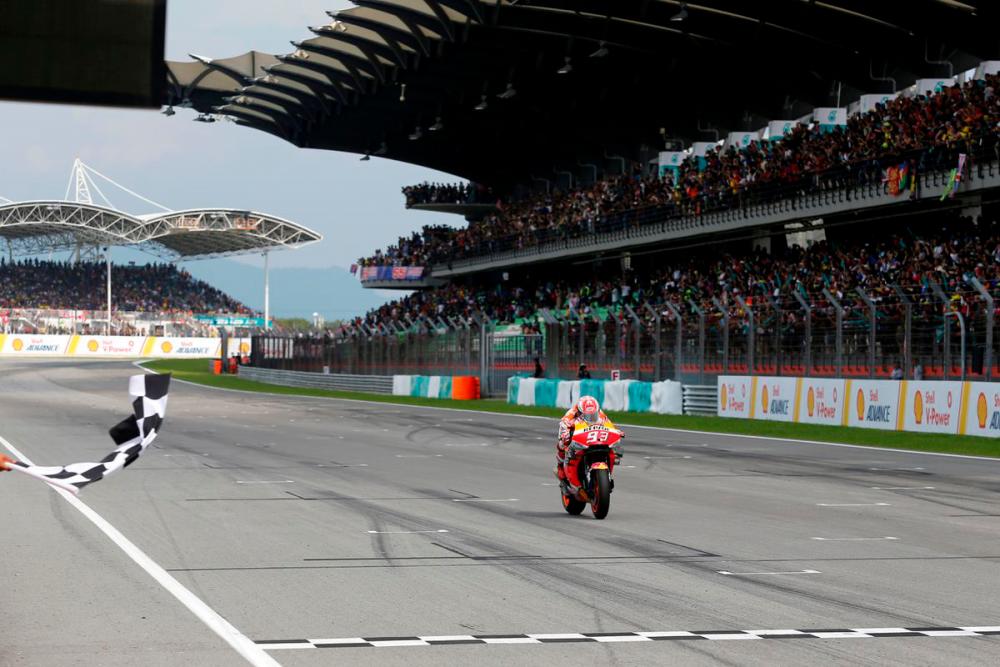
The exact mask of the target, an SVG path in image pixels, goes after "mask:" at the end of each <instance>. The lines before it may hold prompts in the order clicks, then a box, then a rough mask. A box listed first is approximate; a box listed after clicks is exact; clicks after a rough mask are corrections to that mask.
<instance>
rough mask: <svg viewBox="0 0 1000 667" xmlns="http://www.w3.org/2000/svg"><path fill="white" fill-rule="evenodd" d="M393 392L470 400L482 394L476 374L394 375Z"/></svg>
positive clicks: (399, 394) (405, 394)
mask: <svg viewBox="0 0 1000 667" xmlns="http://www.w3.org/2000/svg"><path fill="white" fill-rule="evenodd" d="M392 394H393V396H416V397H420V398H447V399H452V400H455V401H470V400H475V399H478V398H479V396H480V387H479V378H478V377H476V376H474V375H455V376H451V375H393V376H392Z"/></svg>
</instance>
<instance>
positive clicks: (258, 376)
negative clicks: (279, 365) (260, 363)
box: [240, 366, 392, 394]
mask: <svg viewBox="0 0 1000 667" xmlns="http://www.w3.org/2000/svg"><path fill="white" fill-rule="evenodd" d="M240 377H242V378H245V379H247V380H253V381H254V382H262V383H264V384H273V385H280V386H283V387H305V388H309V389H333V390H339V391H362V392H365V393H368V394H391V393H392V376H391V375H334V374H324V373H303V372H300V371H280V370H274V369H270V368H254V367H252V366H241V367H240Z"/></svg>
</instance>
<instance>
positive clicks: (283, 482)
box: [236, 479, 295, 484]
mask: <svg viewBox="0 0 1000 667" xmlns="http://www.w3.org/2000/svg"><path fill="white" fill-rule="evenodd" d="M236 483H237V484H295V482H293V481H292V480H290V479H276V480H274V481H259V482H258V481H254V480H249V481H243V480H237V481H236Z"/></svg>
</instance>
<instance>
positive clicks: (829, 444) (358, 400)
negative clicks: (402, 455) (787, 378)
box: [132, 359, 1000, 470]
mask: <svg viewBox="0 0 1000 667" xmlns="http://www.w3.org/2000/svg"><path fill="white" fill-rule="evenodd" d="M146 361H149V360H148V359H147V360H141V359H140V360H138V361H133V362H132V365H133V366H135V367H136V368H140V369H142V371H143V372H144V373H156V371H154V370H151V369H149V368H146V367H145V366H143V365H142V364H143V363H145V362H146ZM173 381H174V382H178V383H181V384H189V385H192V386H194V387H200V388H201V389H208V390H213V391H228V392H235V393H237V394H253V395H256V396H271V397H274V398H280V399H285V400H287V399H289V398H294V399H296V400H299V399H306V400H317V401H331V402H342V403H365V404H368V405H378V406H381V407H383V408H384V407H385V405H386V403H384V402H381V401H367V400H365V399H363V398H332V397H328V396H306V395H298V394H296V395H289V394H276V393H274V392H269V391H248V390H245V389H230V388H228V387H212V386H210V385H206V384H199V383H198V382H191V381H190V380H180V379H177V378H174V380H173ZM398 405H401V406H403V407H406V408H412V409H414V410H442V411H445V412H461V413H463V414H469V413H472V414H478V415H488V416H490V417H494V418H497V419H500V418H504V417H508V418H509V417H516V418H518V419H543V420H545V421H548V422H551V421H552V420H553V419H554V417H545V416H542V415H517V414H510V413H504V412H491V411H489V410H466V409H458V408H446V407H440V408H439V407H437V406H434V405H409V404H406V403H400V404H398ZM394 414H405V410H397V411H395V412H394ZM465 421H472V420H471V419H466V420H465ZM617 423H618V424H619V425H620V426H627V427H628V428H633V429H635V428H637V429H645V430H648V431H660V432H670V433H689V434H692V435H713V436H717V437H722V438H742V439H744V440H768V441H772V442H784V443H792V444H796V445H816V446H820V447H846V448H849V449H864V450H868V451H871V452H875V451H878V452H896V453H899V454H915V455H919V456H943V457H946V458H952V459H969V460H975V461H992V462H993V463H997V462H998V461H1000V459H998V458H997V457H995V456H971V455H969V454H949V453H947V452H924V451H920V450H917V449H901V448H899V447H872V446H870V445H851V444H848V443H846V442H821V441H819V440H802V439H798V438H778V437H774V436H769V435H749V434H746V433H722V432H720V431H696V430H694V429H688V428H667V427H663V426H640V425H638V424H626V423H625V422H617ZM536 440H544V438H540V437H539V438H536ZM878 470H882V469H881V468H878ZM895 470H923V468H896V469H895Z"/></svg>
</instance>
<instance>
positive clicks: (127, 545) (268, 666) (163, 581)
mask: <svg viewBox="0 0 1000 667" xmlns="http://www.w3.org/2000/svg"><path fill="white" fill-rule="evenodd" d="M0 445H3V446H4V447H6V448H7V450H8V451H10V453H11V454H13V455H14V457H15V458H17V459H18V460H19V461H23V462H25V463H27V464H28V465H34V464H32V462H31V460H30V459H29V458H28V457H27V456H25V455H24V454H22V453H21V452H20V451H19V450H18V449H17V448H16V447H15V446H14V445H12V444H11V443H10V442H8V441H7V440H6V439H5V438H3V437H2V436H0ZM53 491H54V492H55V493H58V494H59V495H61V496H62V497H63V499H64V500H65V501H66V502H68V503H69V504H70V505H72V506H73V507H74V508H75V509H76V510H77V511H79V512H80V514H82V515H83V516H84V517H86V518H87V519H88V520H89V521H90V522H91V523H92V524H94V525H95V526H96V527H97V529H98V530H100V531H101V532H102V533H104V534H105V535H106V536H107V537H108V539H110V540H111V541H112V542H114V543H115V545H116V546H117V547H118V548H119V549H121V550H122V551H123V552H125V555H127V556H128V557H129V558H131V559H132V560H133V561H134V562H135V564H136V565H138V566H139V567H141V568H142V569H143V570H145V572H146V574H148V575H149V576H151V577H152V578H153V579H154V580H155V581H156V583H158V584H160V586H162V587H163V588H164V589H166V590H167V592H168V593H170V594H171V595H173V596H174V597H175V598H176V599H177V601H178V602H180V603H181V604H182V605H184V606H185V607H187V609H188V611H190V612H191V613H192V614H194V615H195V616H196V617H197V618H198V620H200V621H201V622H202V623H204V624H205V625H206V626H208V628H209V629H210V630H212V632H214V633H215V634H217V635H218V636H219V637H221V638H222V639H223V641H225V642H226V643H227V644H229V645H230V646H231V647H232V648H233V649H235V650H236V652H237V653H239V654H240V655H241V656H243V657H244V658H245V659H246V660H247V662H249V663H250V664H251V665H254V666H255V667H281V665H280V663H278V661H276V660H275V659H274V658H272V657H271V656H269V655H268V654H267V653H266V652H264V650H263V649H262V648H260V647H259V646H257V644H255V643H254V642H253V641H251V640H250V638H248V637H247V636H246V635H244V634H243V633H242V632H240V631H239V630H237V629H236V627H235V626H234V625H233V624H232V623H230V622H229V621H227V620H226V619H225V618H223V617H222V616H221V615H220V614H219V613H218V612H217V611H215V610H214V609H212V608H211V607H209V606H208V605H207V604H205V603H204V602H202V600H201V599H200V598H199V597H198V596H197V595H195V594H194V593H192V592H191V591H189V590H188V589H187V588H185V587H184V586H183V585H182V584H181V583H180V582H179V581H177V580H176V579H174V578H173V577H172V576H170V574H169V573H168V572H167V571H166V570H164V569H163V568H162V567H160V565H158V564H157V563H156V561H154V560H153V559H152V558H150V557H149V556H147V555H146V554H145V552H143V551H142V550H141V549H140V548H139V547H137V546H136V545H135V544H133V543H132V541H131V540H129V539H128V538H127V537H125V536H124V535H123V534H122V533H121V532H120V531H119V530H118V529H117V528H115V527H114V526H112V525H111V524H110V523H109V522H108V521H107V519H105V518H104V517H102V516H101V515H100V514H98V513H97V512H95V511H94V510H93V509H91V508H90V506H89V505H87V504H86V503H84V502H83V501H82V500H80V499H79V498H77V497H76V496H74V495H73V494H72V493H70V492H69V491H63V490H61V489H55V488H53Z"/></svg>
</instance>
